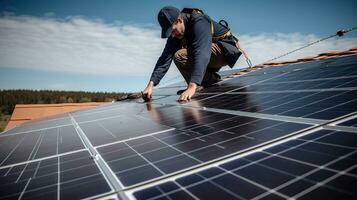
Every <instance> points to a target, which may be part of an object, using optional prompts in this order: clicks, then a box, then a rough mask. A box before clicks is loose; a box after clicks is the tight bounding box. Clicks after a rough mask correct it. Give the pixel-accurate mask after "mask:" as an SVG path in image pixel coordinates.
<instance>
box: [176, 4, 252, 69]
mask: <svg viewBox="0 0 357 200" xmlns="http://www.w3.org/2000/svg"><path fill="white" fill-rule="evenodd" d="M181 12H183V13H186V14H190V15H195V14H204V12H203V11H202V10H200V9H198V8H184V9H183V10H182V11H181ZM210 23H211V33H212V42H218V41H222V40H224V39H227V38H229V37H233V40H234V42H235V44H236V47H237V48H238V49H239V51H240V52H242V54H243V55H244V57H245V60H246V62H247V64H248V66H249V68H251V67H252V66H253V65H252V62H251V61H250V59H249V57H248V54H247V53H246V52H245V51H244V50H243V49H242V48H241V47H240V45H239V40H238V38H236V37H235V36H234V35H233V34H232V32H231V31H230V28H229V26H228V23H227V22H226V21H225V20H220V21H219V22H218V24H220V25H221V26H223V27H225V28H226V29H227V32H225V33H223V34H222V35H218V36H215V35H214V33H215V30H214V24H213V21H212V20H210Z"/></svg>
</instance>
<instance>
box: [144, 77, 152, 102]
mask: <svg viewBox="0 0 357 200" xmlns="http://www.w3.org/2000/svg"><path fill="white" fill-rule="evenodd" d="M153 88H154V82H153V81H149V83H148V85H147V86H146V88H145V89H144V91H143V92H142V98H143V99H144V101H145V102H149V101H151V98H152V90H153Z"/></svg>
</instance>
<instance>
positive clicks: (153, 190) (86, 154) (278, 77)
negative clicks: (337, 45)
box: [0, 56, 357, 199]
mask: <svg viewBox="0 0 357 200" xmlns="http://www.w3.org/2000/svg"><path fill="white" fill-rule="evenodd" d="M356 64H357V56H346V57H340V58H333V59H327V60H321V61H313V62H306V63H301V64H293V65H286V66H279V67H272V68H264V69H259V70H256V71H253V72H250V73H248V74H245V75H242V76H240V77H237V78H233V79H230V80H227V81H223V82H221V83H219V84H217V85H215V86H212V87H209V88H205V89H204V90H202V91H200V92H199V93H198V94H196V96H195V97H194V99H193V100H192V101H190V102H187V103H183V104H182V103H179V102H176V99H177V95H176V91H177V90H180V89H183V88H185V85H184V84H183V83H179V84H175V85H171V86H167V87H163V88H160V89H157V90H155V96H154V101H153V102H151V103H144V102H142V101H141V100H135V101H125V102H118V103H113V104H111V105H104V106H100V107H97V108H95V109H90V110H85V111H78V112H72V113H69V114H63V115H58V116H55V117H51V118H47V119H43V120H36V121H31V122H28V123H26V124H24V125H21V126H19V127H16V128H14V129H11V130H9V131H6V132H4V133H2V134H1V135H0V199H22V198H23V199H27V198H28V199H81V198H89V199H96V198H102V197H103V198H119V199H218V198H220V199H289V198H293V199H312V198H318V197H320V198H321V197H322V198H324V199H334V198H335V199H356V196H357V193H356V192H355V189H354V187H353V186H354V185H356V180H357V179H356V178H357V174H356V173H357V163H356V162H357V127H356V126H357V112H356V111H357V92H356V90H357V67H356ZM229 74H230V73H229V72H224V75H229Z"/></svg>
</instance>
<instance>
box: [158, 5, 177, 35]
mask: <svg viewBox="0 0 357 200" xmlns="http://www.w3.org/2000/svg"><path fill="white" fill-rule="evenodd" d="M179 15H180V10H179V9H177V8H175V7H172V6H166V7H163V8H162V9H161V10H160V12H159V14H158V15H157V20H158V21H159V24H160V26H161V38H168V37H169V36H170V35H171V31H172V24H173V23H174V22H175V21H176V19H177V18H178V16H179Z"/></svg>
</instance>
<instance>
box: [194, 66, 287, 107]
mask: <svg viewBox="0 0 357 200" xmlns="http://www.w3.org/2000/svg"><path fill="white" fill-rule="evenodd" d="M283 75H285V73H283V74H279V75H277V76H274V77H272V78H268V79H264V80H261V81H258V82H256V83H254V84H258V83H262V82H264V81H267V80H270V79H273V78H276V77H280V76H283ZM222 82H223V81H222ZM250 85H253V84H248V85H246V86H243V87H238V88H235V89H232V90H228V91H226V92H222V93H220V94H217V95H213V96H210V97H206V98H203V99H200V101H204V100H207V99H211V98H214V97H217V96H220V95H223V94H227V93H230V92H234V91H236V90H240V89H243V88H246V87H249V86H250ZM188 104H190V103H188Z"/></svg>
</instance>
